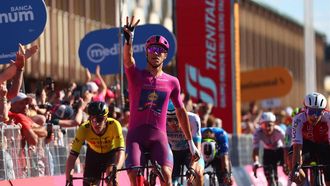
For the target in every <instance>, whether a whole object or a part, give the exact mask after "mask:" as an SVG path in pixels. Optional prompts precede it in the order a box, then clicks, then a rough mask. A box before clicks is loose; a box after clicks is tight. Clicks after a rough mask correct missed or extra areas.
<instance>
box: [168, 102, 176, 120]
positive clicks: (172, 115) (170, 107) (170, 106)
mask: <svg viewBox="0 0 330 186" xmlns="http://www.w3.org/2000/svg"><path fill="white" fill-rule="evenodd" d="M166 117H167V118H176V113H175V107H174V104H173V102H172V100H170V101H169V102H168V106H167V115H166Z"/></svg>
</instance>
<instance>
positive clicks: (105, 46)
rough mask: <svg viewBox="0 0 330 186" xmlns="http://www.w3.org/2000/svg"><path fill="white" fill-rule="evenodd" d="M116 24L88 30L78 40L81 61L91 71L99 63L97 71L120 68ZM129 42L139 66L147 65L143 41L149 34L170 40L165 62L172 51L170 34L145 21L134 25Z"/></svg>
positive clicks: (161, 27) (173, 53)
mask: <svg viewBox="0 0 330 186" xmlns="http://www.w3.org/2000/svg"><path fill="white" fill-rule="evenodd" d="M119 31H120V30H119V28H111V29H101V30H95V31H92V32H89V33H88V34H87V35H86V36H85V37H84V38H83V39H82V40H81V42H80V46H79V57H80V62H81V64H82V65H83V66H84V67H85V68H88V70H89V71H90V72H92V73H94V72H95V69H96V66H97V65H100V67H101V68H100V69H101V74H117V73H119V72H120V61H119V59H120V56H119V55H121V54H120V49H119V37H118V35H119ZM134 35H135V37H134V42H133V50H134V58H135V62H136V65H137V67H138V68H139V69H144V68H146V66H147V61H146V53H145V46H144V45H145V42H146V40H147V39H148V38H149V37H150V36H152V35H163V36H164V37H165V38H166V39H167V40H168V42H169V44H170V49H169V51H168V56H167V58H166V60H165V61H164V66H165V65H167V64H168V63H169V62H170V61H171V60H172V59H173V57H174V55H175V52H176V39H175V37H174V35H173V34H172V33H171V32H170V31H169V30H168V29H166V28H165V27H164V26H162V25H158V24H146V25H141V26H137V27H136V29H135V34H134ZM123 40H124V38H123Z"/></svg>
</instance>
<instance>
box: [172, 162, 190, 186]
mask: <svg viewBox="0 0 330 186" xmlns="http://www.w3.org/2000/svg"><path fill="white" fill-rule="evenodd" d="M179 177H180V179H179V180H178V181H177V182H175V183H174V182H173V186H183V185H184V180H188V179H189V178H190V177H192V180H194V179H195V178H196V172H195V170H194V169H193V168H191V167H189V168H188V169H187V170H186V172H184V164H181V165H180V175H179ZM187 185H192V183H190V182H189V181H187Z"/></svg>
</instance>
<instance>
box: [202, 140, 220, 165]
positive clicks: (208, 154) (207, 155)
mask: <svg viewBox="0 0 330 186" xmlns="http://www.w3.org/2000/svg"><path fill="white" fill-rule="evenodd" d="M216 152H217V150H216V142H215V141H214V140H213V139H203V142H202V155H203V158H204V161H205V162H206V163H210V162H212V160H213V159H214V157H215V154H216Z"/></svg>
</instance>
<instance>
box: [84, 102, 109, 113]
mask: <svg viewBox="0 0 330 186" xmlns="http://www.w3.org/2000/svg"><path fill="white" fill-rule="evenodd" d="M87 112H88V115H89V116H107V115H108V113H109V108H108V106H107V105H106V104H105V103H104V102H101V101H95V102H91V103H89V105H88V108H87Z"/></svg>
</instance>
